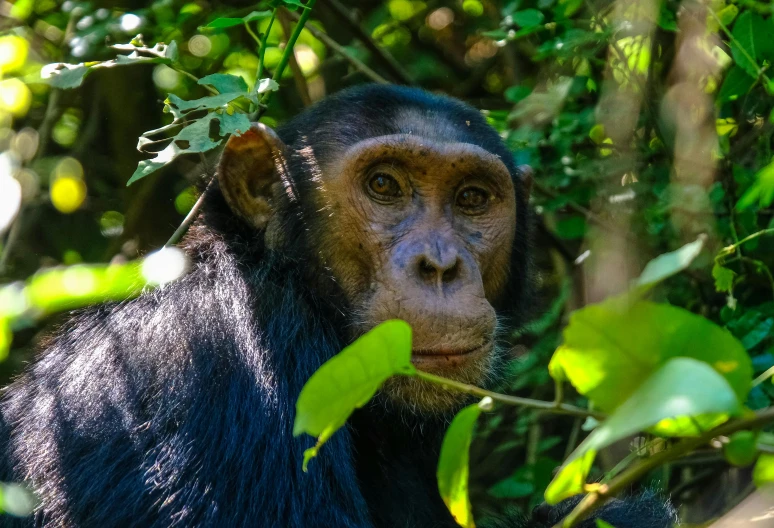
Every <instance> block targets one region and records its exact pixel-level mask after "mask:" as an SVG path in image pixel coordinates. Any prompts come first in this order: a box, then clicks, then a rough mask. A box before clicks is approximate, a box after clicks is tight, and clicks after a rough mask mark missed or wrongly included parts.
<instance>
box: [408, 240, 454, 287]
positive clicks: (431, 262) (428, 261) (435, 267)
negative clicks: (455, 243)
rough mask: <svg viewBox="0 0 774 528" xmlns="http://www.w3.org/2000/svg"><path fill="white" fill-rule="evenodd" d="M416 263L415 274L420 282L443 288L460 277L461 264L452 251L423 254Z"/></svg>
mask: <svg viewBox="0 0 774 528" xmlns="http://www.w3.org/2000/svg"><path fill="white" fill-rule="evenodd" d="M417 261H418V262H417V272H418V275H419V278H420V279H421V280H422V282H425V283H428V284H431V285H439V286H443V285H445V284H451V283H452V282H454V281H455V280H457V279H458V278H459V276H460V270H461V268H462V262H461V261H460V258H459V255H458V254H457V252H456V251H454V250H451V249H447V250H446V251H435V252H425V253H423V254H422V255H418V259H417Z"/></svg>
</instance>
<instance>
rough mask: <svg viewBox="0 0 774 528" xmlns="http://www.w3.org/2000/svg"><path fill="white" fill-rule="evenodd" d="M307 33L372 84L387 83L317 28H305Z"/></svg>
mask: <svg viewBox="0 0 774 528" xmlns="http://www.w3.org/2000/svg"><path fill="white" fill-rule="evenodd" d="M288 14H289V15H290V17H291V18H292V19H293V20H296V21H298V19H299V18H301V17H300V16H299V15H298V13H293V12H292V11H288ZM306 29H308V30H309V32H310V33H311V34H312V35H314V37H315V38H316V39H317V40H319V41H321V42H322V43H323V44H325V45H326V46H328V47H329V48H331V49H332V50H333V51H335V52H336V53H338V54H339V55H341V56H342V57H344V58H345V59H346V60H347V62H349V63H350V64H351V65H352V66H353V67H354V68H355V69H357V70H358V71H360V72H362V73H363V75H365V76H366V77H368V78H369V79H371V80H372V81H374V82H377V83H382V84H386V83H389V81H388V80H387V79H385V78H384V77H382V76H381V75H379V74H378V73H376V72H375V71H374V70H372V69H371V68H369V67H368V66H367V65H366V64H365V63H364V62H362V61H361V60H360V59H358V58H357V57H355V56H353V55H352V54H351V53H350V52H349V51H347V48H345V47H344V46H342V45H341V44H339V43H338V42H336V41H335V40H333V39H332V38H331V37H329V36H328V34H327V33H325V32H323V31H320V30H319V29H318V28H316V27H314V26H307V28H306Z"/></svg>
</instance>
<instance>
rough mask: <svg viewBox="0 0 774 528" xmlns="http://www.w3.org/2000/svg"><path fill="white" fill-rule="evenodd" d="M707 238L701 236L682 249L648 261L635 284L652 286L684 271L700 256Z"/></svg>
mask: <svg viewBox="0 0 774 528" xmlns="http://www.w3.org/2000/svg"><path fill="white" fill-rule="evenodd" d="M705 240H706V237H703V236H702V237H699V238H698V239H697V240H695V241H694V242H691V243H689V244H686V245H684V246H683V247H681V248H680V249H677V250H675V251H670V252H669V253H664V254H662V255H659V256H658V257H656V258H654V259H653V260H651V261H650V262H648V263H647V265H646V266H645V269H644V270H642V273H641V274H640V276H639V278H637V280H636V281H635V284H636V285H637V286H638V287H650V286H653V285H655V284H657V283H659V282H661V281H663V280H664V279H667V278H669V277H671V276H672V275H675V274H676V273H679V272H681V271H683V270H684V269H686V268H687V267H688V266H689V265H690V264H691V262H693V261H694V259H696V257H698V256H699V254H700V253H701V250H702V248H703V247H704V241H705Z"/></svg>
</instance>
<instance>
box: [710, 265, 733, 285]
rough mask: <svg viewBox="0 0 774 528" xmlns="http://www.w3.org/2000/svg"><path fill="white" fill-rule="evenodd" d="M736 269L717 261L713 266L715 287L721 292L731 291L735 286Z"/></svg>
mask: <svg viewBox="0 0 774 528" xmlns="http://www.w3.org/2000/svg"><path fill="white" fill-rule="evenodd" d="M735 275H736V273H734V270H730V269H728V268H724V267H723V266H721V265H720V264H718V263H717V262H716V263H715V264H714V265H713V266H712V278H713V279H715V289H716V290H717V291H719V292H730V291H731V288H732V287H733V286H734V276H735Z"/></svg>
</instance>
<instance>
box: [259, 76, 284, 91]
mask: <svg viewBox="0 0 774 528" xmlns="http://www.w3.org/2000/svg"><path fill="white" fill-rule="evenodd" d="M277 90H279V84H277V81H275V80H274V79H268V78H267V79H261V80H260V81H258V83H257V84H256V85H255V92H256V93H259V94H262V93H265V92H276V91H277Z"/></svg>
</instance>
